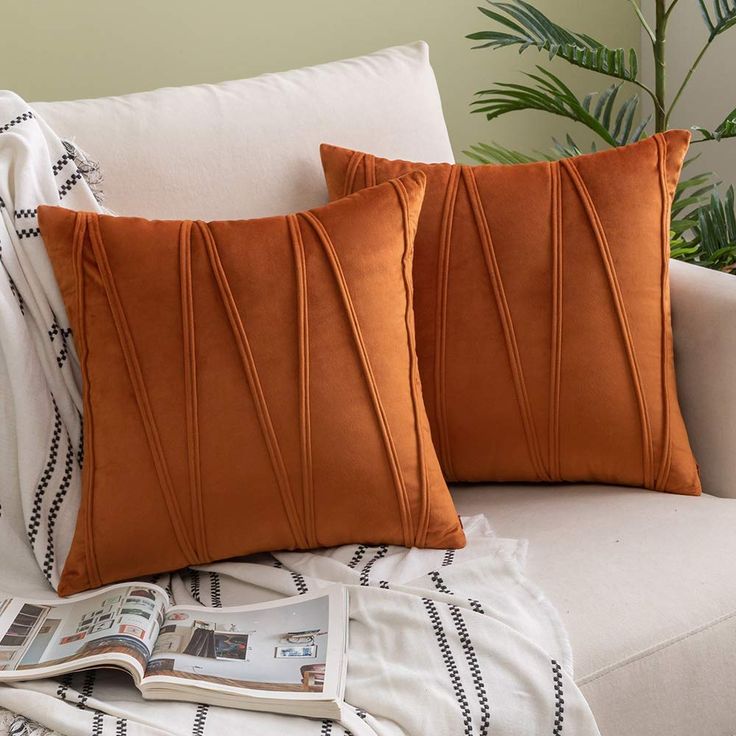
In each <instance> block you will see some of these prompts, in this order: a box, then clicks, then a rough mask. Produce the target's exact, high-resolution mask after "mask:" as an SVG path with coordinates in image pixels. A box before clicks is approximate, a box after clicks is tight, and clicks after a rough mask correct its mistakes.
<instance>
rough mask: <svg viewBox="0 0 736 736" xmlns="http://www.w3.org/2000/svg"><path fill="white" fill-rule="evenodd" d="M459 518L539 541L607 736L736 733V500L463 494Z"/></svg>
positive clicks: (626, 493) (524, 490)
mask: <svg viewBox="0 0 736 736" xmlns="http://www.w3.org/2000/svg"><path fill="white" fill-rule="evenodd" d="M453 495H454V498H455V502H456V504H457V506H458V510H459V511H460V513H461V514H464V515H467V514H477V513H484V514H486V515H487V516H488V518H489V520H490V522H491V525H492V527H493V528H494V529H495V531H496V532H497V533H498V534H499V535H502V536H507V537H516V538H526V539H528V540H529V550H528V558H527V574H528V576H529V578H530V579H531V580H532V581H533V582H535V583H536V584H537V585H539V586H540V588H542V590H543V591H544V592H545V593H546V594H547V596H548V597H549V598H550V600H551V601H552V603H553V604H554V605H555V606H556V607H557V610H558V611H559V613H560V615H561V617H562V620H563V622H564V624H565V626H566V627H567V630H568V634H569V636H570V639H571V643H572V650H573V655H574V658H575V678H576V680H577V682H578V684H579V685H580V686H581V687H582V689H583V692H584V694H585V695H586V697H587V698H588V700H589V702H590V705H591V707H592V709H593V712H594V713H595V714H596V717H597V718H598V720H599V725H600V728H601V732H602V733H603V734H604V736H606V735H611V736H618V735H619V734H626V733H628V734H632V736H633V735H634V734H635V735H636V736H649V735H650V734H651V735H652V736H654V735H658V734H667V736H677V735H679V734H682V735H683V736H685V734H688V735H691V734H708V736H717V735H718V734H723V735H724V736H730V735H731V734H733V733H734V730H735V729H736V708H734V707H733V699H732V693H733V691H734V687H736V657H734V652H736V500H734V499H720V498H716V497H714V496H708V495H704V496H702V497H700V498H692V497H684V496H673V495H670V494H661V493H652V492H642V490H641V489H634V488H623V487H610V486H595V485H589V486H582V485H572V486H552V485H550V486H524V485H517V486H508V485H506V486H504V485H498V486H458V487H456V488H454V489H453Z"/></svg>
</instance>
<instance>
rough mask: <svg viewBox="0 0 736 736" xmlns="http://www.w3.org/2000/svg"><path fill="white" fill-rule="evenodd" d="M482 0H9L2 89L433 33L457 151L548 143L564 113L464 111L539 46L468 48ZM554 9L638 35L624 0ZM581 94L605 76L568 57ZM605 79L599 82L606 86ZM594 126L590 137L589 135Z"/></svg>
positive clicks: (197, 75) (89, 89)
mask: <svg viewBox="0 0 736 736" xmlns="http://www.w3.org/2000/svg"><path fill="white" fill-rule="evenodd" d="M481 2H482V0H481ZM478 4H480V2H479V1H478V0H363V1H362V2H357V1H356V0H282V1H281V2H273V1H272V0H259V1H258V2H254V1H252V0H247V1H246V0H240V1H238V0H209V1H208V0H201V1H199V2H195V1H194V0H118V1H117V2H113V1H112V0H2V3H1V4H0V18H1V19H2V25H3V42H2V44H0V87H4V88H10V89H13V90H15V91H16V92H18V93H19V94H21V95H23V96H24V97H26V99H28V100H40V99H44V100H51V99H71V98H76V97H95V96H100V95H112V94H121V93H125V92H134V91H140V90H146V89H152V88H155V87H160V86H164V85H182V84H191V83H195V82H217V81H221V80H225V79H236V78H240V77H248V76H252V75H255V74H259V73H261V72H266V71H278V70H283V69H289V68H294V67H299V66H304V65H307V64H315V63H319V62H323V61H330V60H333V59H339V58H344V57H347V56H356V55H359V54H363V53H366V52H369V51H373V50H375V49H379V48H382V47H384V46H391V45H395V44H401V43H405V42H408V41H414V40H417V39H424V40H426V41H428V42H429V44H430V48H431V54H432V63H433V66H434V68H435V71H436V74H437V78H438V81H439V85H440V91H441V93H442V98H443V101H444V108H445V115H446V117H447V122H448V126H449V128H450V134H451V136H452V140H453V144H454V146H455V150H456V152H457V153H458V154H459V152H460V151H461V150H462V149H463V148H464V147H465V146H467V145H468V144H470V143H474V142H477V141H479V140H497V141H503V142H504V143H506V144H512V145H518V146H524V147H528V148H532V147H542V146H546V145H547V141H548V140H549V136H550V135H551V134H557V135H558V134H560V133H561V132H562V131H563V130H566V129H567V127H568V126H567V125H566V124H565V121H557V120H553V119H550V118H549V117H547V116H543V115H539V116H537V115H533V114H532V115H530V114H527V113H524V114H520V115H515V116H508V117H506V118H505V119H501V120H500V121H496V122H494V123H492V124H489V123H487V122H486V121H485V120H484V119H483V118H482V117H481V116H478V115H474V116H471V115H470V114H469V113H468V103H469V101H470V100H471V99H472V94H473V93H474V92H475V91H477V90H479V89H483V88H485V87H487V86H488V85H489V84H490V83H491V82H493V81H496V80H499V81H501V80H503V81H513V80H514V79H518V78H519V71H518V70H519V69H520V68H526V69H530V68H532V67H533V64H534V63H537V62H538V61H539V60H540V59H539V56H538V54H537V52H536V51H528V52H527V53H526V54H525V55H524V56H522V57H520V56H519V55H518V54H517V53H516V52H515V51H514V50H504V51H500V52H494V53H490V52H488V51H471V50H470V49H471V43H470V42H469V41H467V40H466V39H465V38H464V36H465V34H467V33H469V32H472V31H476V30H480V29H482V28H484V27H487V26H488V23H487V22H486V20H485V19H484V17H483V16H481V14H480V13H479V12H478V11H477V10H476V5H478ZM538 6H539V7H540V8H541V9H542V10H544V12H546V13H548V14H549V15H550V16H552V17H553V18H554V19H556V20H559V21H560V22H563V23H568V24H570V26H571V27H573V28H575V29H576V30H581V31H586V32H589V33H591V34H592V35H597V36H600V37H601V39H602V40H604V41H606V42H608V43H611V44H616V45H621V46H636V47H638V45H639V29H638V26H637V24H636V20H635V18H634V16H633V13H632V12H631V10H630V6H629V4H628V3H627V2H626V0H538ZM558 68H559V69H562V71H563V73H564V74H565V79H566V80H569V81H571V82H572V84H573V86H575V87H577V88H578V89H579V90H580V91H581V92H588V91H591V89H592V88H593V87H591V85H593V86H595V85H597V84H598V81H597V80H594V79H591V77H590V76H587V77H585V76H583V77H582V79H585V81H584V82H583V86H582V87H579V86H578V85H579V80H580V79H581V75H577V74H576V73H575V70H572V69H570V68H568V67H564V68H563V67H559V66H558ZM604 84H605V80H601V81H600V85H601V86H603V85H604ZM588 138H590V136H587V135H584V136H583V138H582V140H585V141H587V140H588Z"/></svg>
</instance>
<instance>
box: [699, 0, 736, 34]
mask: <svg viewBox="0 0 736 736" xmlns="http://www.w3.org/2000/svg"><path fill="white" fill-rule="evenodd" d="M698 4H699V5H700V12H701V14H702V16H703V20H704V21H705V25H706V26H707V27H708V40H709V41H712V40H713V39H714V38H715V37H716V36H718V35H719V34H721V33H723V32H724V31H726V30H728V29H729V28H731V27H732V26H734V25H736V0H710V2H706V0H698ZM708 5H710V6H711V7H710V9H709V8H708Z"/></svg>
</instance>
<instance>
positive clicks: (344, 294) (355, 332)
mask: <svg viewBox="0 0 736 736" xmlns="http://www.w3.org/2000/svg"><path fill="white" fill-rule="evenodd" d="M298 217H299V218H303V219H304V220H306V222H308V223H309V224H310V225H311V227H312V229H313V230H314V232H315V234H316V235H317V238H318V240H319V242H320V244H321V245H322V249H323V251H324V253H325V255H326V256H327V261H328V263H329V265H330V268H331V270H332V274H333V277H334V279H335V284H336V285H337V288H338V291H339V292H340V296H341V299H342V302H343V306H344V308H345V313H346V316H347V318H348V322H349V324H350V330H351V332H352V336H353V341H354V344H355V347H356V350H357V353H358V358H359V360H360V365H361V368H362V370H363V376H364V378H365V381H366V385H367V388H368V391H369V393H370V396H371V402H372V405H373V409H374V412H375V415H376V419H377V421H378V426H379V429H380V431H381V437H382V439H383V443H384V447H385V450H386V457H387V460H388V463H389V470H390V472H391V477H392V479H393V482H394V489H395V493H396V500H397V504H398V507H399V514H400V517H401V527H402V535H403V538H404V545H405V546H406V547H411V546H412V543H413V538H414V533H413V523H412V518H411V508H410V506H409V501H408V496H407V491H406V484H405V481H404V477H403V474H402V472H401V466H400V464H399V458H398V453H397V451H396V445H395V443H394V440H393V437H392V436H391V430H390V428H389V424H388V418H387V416H386V411H385V409H384V407H383V402H382V401H381V397H380V395H379V392H378V385H377V383H376V379H375V376H374V374H373V369H372V368H371V364H370V361H369V359H368V351H367V350H366V347H365V342H364V340H363V335H362V332H361V330H360V325H359V323H358V317H357V314H356V312H355V307H354V305H353V301H352V297H351V296H350V291H349V289H348V286H347V282H346V280H345V275H344V274H343V271H342V266H341V265H340V261H339V259H338V257H337V253H336V251H335V247H334V245H333V244H332V241H331V239H330V236H329V234H328V233H327V230H326V229H325V227H324V225H323V224H322V223H321V222H320V220H319V219H318V218H317V217H316V216H315V215H314V214H312V213H311V212H302V213H300V215H298Z"/></svg>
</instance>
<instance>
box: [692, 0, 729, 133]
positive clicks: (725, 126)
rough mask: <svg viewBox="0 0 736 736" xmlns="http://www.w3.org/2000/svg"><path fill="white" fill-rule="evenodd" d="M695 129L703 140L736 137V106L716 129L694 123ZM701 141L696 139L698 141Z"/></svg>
mask: <svg viewBox="0 0 736 736" xmlns="http://www.w3.org/2000/svg"><path fill="white" fill-rule="evenodd" d="M735 1H736V0H735ZM693 130H697V131H698V133H700V134H701V135H702V136H703V137H702V139H701V141H720V140H721V138H736V108H734V109H733V110H731V112H730V113H728V115H726V119H725V120H724V121H723V122H722V123H721V124H720V125H719V126H718V127H717V128H716V129H715V130H712V131H711V130H707V129H706V128H701V127H700V126H699V125H694V126H693ZM701 141H696V143H700V142H701Z"/></svg>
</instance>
